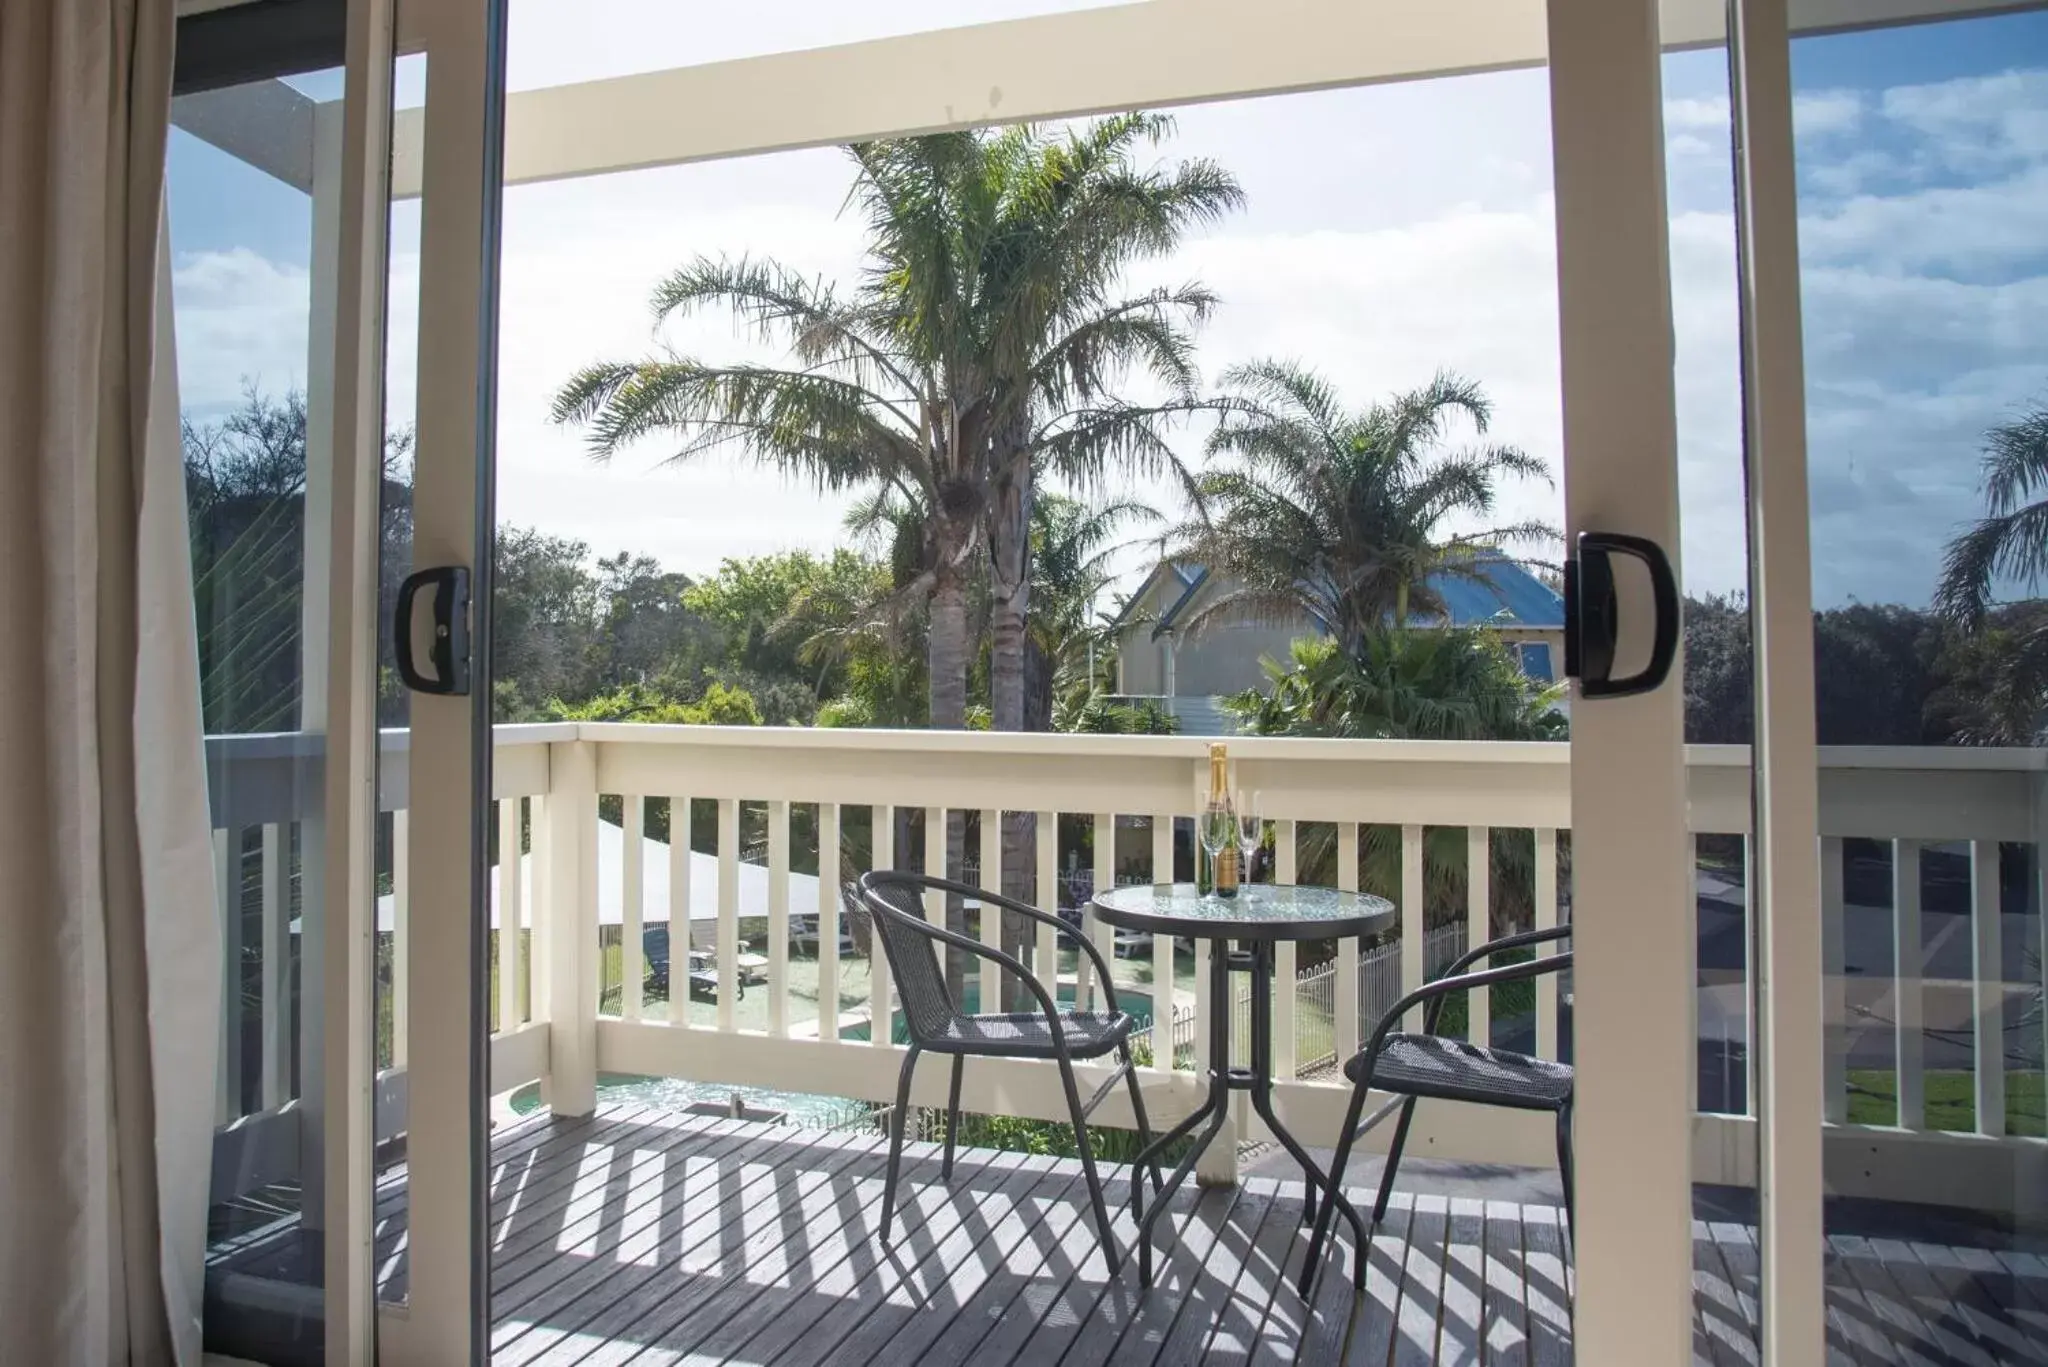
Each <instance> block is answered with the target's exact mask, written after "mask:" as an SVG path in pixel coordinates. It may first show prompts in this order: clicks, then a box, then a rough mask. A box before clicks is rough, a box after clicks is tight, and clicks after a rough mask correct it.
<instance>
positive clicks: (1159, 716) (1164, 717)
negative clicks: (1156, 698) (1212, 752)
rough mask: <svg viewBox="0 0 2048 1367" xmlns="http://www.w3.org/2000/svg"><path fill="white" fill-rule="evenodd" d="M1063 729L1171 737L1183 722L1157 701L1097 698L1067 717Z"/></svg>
mask: <svg viewBox="0 0 2048 1367" xmlns="http://www.w3.org/2000/svg"><path fill="white" fill-rule="evenodd" d="M1059 729H1060V730H1062V731H1082V732H1091V733H1093V734H1096V735H1103V736H1171V735H1177V734H1178V733H1179V731H1180V719H1179V718H1178V717H1175V716H1173V715H1172V714H1171V713H1169V712H1166V711H1165V710H1163V709H1162V708H1161V707H1160V706H1159V705H1158V704H1157V703H1154V702H1149V701H1147V702H1138V703H1120V702H1111V701H1110V700H1109V699H1108V698H1105V697H1102V696H1101V695H1097V696H1095V697H1091V698H1089V699H1087V700H1086V701H1084V702H1083V703H1082V704H1081V705H1080V706H1078V707H1076V708H1075V709H1074V710H1073V711H1072V712H1070V713H1069V714H1067V716H1066V719H1065V720H1064V721H1063V723H1062V724H1061V726H1060V728H1059Z"/></svg>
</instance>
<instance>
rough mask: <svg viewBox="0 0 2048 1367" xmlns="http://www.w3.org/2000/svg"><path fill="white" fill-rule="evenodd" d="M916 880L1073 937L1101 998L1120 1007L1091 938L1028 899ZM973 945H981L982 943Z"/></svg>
mask: <svg viewBox="0 0 2048 1367" xmlns="http://www.w3.org/2000/svg"><path fill="white" fill-rule="evenodd" d="M918 882H919V884H920V886H923V887H927V888H936V889H938V890H939V891H941V892H947V893H953V894H955V895H957V896H960V897H972V898H974V899H975V900H976V901H978V902H981V903H982V904H984V905H987V904H990V903H993V904H994V905H996V906H998V907H1001V908H1002V909H1003V910H1004V911H1014V912H1016V913H1017V914H1018V915H1019V916H1023V917H1026V918H1028V919H1030V920H1033V921H1036V922H1038V923H1039V924H1040V925H1047V926H1051V927H1052V928H1053V929H1054V930H1055V931H1057V932H1059V933H1060V934H1062V935H1065V936H1067V937H1068V938H1069V939H1071V940H1073V942H1074V943H1075V944H1076V945H1078V946H1079V947H1080V949H1081V952H1082V953H1084V954H1086V955H1087V956H1088V958H1089V960H1090V962H1092V963H1093V964H1094V965H1095V971H1096V973H1098V974H1099V975H1101V978H1102V993H1103V997H1104V999H1105V1000H1106V1001H1107V1002H1108V1003H1109V1009H1110V1010H1112V1011H1120V1010H1122V1009H1123V1008H1121V1007H1120V1006H1118V1005H1117V1000H1116V984H1115V982H1114V981H1112V980H1111V978H1110V973H1109V963H1108V961H1107V960H1105V959H1104V958H1103V957H1102V951H1101V950H1100V949H1099V948H1097V947H1096V944H1095V942H1094V941H1093V940H1091V939H1089V938H1088V937H1087V936H1086V935H1083V934H1082V933H1081V932H1080V931H1078V930H1076V929H1075V928H1074V927H1072V926H1070V925H1068V924H1067V923H1066V922H1065V921H1062V920H1061V919H1060V918H1059V917H1057V916H1055V915H1053V914H1052V913H1051V912H1048V911H1043V910H1041V909H1039V908H1038V907H1034V906H1032V905H1031V904H1030V903H1029V902H1020V901H1018V900H1017V899H1015V898H1014V897H1005V896H1003V895H1002V894H1001V893H999V892H990V891H989V890H988V889H987V888H978V887H975V886H974V885H973V884H971V883H959V882H955V881H954V880H952V879H950V878H933V877H930V876H929V875H920V876H919V878H918ZM977 947H980V948H985V946H977ZM1011 962H1012V963H1016V962H1017V961H1016V960H1015V959H1012V960H1011ZM1019 967H1020V968H1021V967H1022V965H1021V964H1020V965H1019ZM1079 1004H1080V1003H1078V1002H1076V1003H1075V1005H1076V1006H1078V1005H1079Z"/></svg>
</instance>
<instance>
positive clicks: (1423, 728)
mask: <svg viewBox="0 0 2048 1367" xmlns="http://www.w3.org/2000/svg"><path fill="white" fill-rule="evenodd" d="M1288 657H1289V658H1288V661H1287V663H1285V664H1281V663H1279V662H1277V661H1274V660H1272V659H1266V660H1263V661H1261V662H1260V665H1261V667H1262V668H1263V669H1264V671H1265V674H1266V680H1267V686H1266V689H1265V690H1264V691H1261V690H1259V689H1247V690H1246V691H1245V692H1243V693H1238V694H1235V695H1233V696H1231V697H1228V698H1225V699H1224V700H1223V706H1224V708H1225V709H1226V710H1227V711H1229V712H1231V713H1232V714H1233V715H1235V716H1236V717H1237V718H1238V721H1239V723H1240V724H1241V725H1242V726H1244V728H1245V729H1246V730H1247V731H1249V732H1251V733H1252V734H1253V735H1260V736H1350V737H1357V738H1368V739H1390V738H1402V739H1409V740H1561V739H1563V738H1564V735H1565V731H1566V724H1565V719H1564V716H1563V715H1562V714H1561V713H1559V712H1558V711H1557V710H1556V709H1555V707H1554V706H1553V704H1554V703H1555V702H1556V701H1557V699H1558V698H1559V697H1560V696H1561V695H1562V692H1563V690H1562V688H1561V687H1558V686H1552V687H1549V688H1538V687H1536V686H1535V685H1534V684H1533V683H1532V682H1531V681H1530V679H1529V678H1528V677H1527V676H1526V675H1524V674H1523V673H1522V671H1521V667H1520V666H1519V665H1518V664H1516V662H1515V658H1514V656H1512V655H1511V654H1509V653H1508V650H1507V647H1506V646H1504V645H1503V644H1501V642H1500V639H1499V638H1498V637H1497V636H1495V634H1494V633H1492V632H1490V631H1485V630H1474V629H1464V628H1445V629H1441V630H1437V629H1431V630H1420V631H1417V630H1410V629H1408V628H1405V627H1396V626H1384V627H1377V628H1374V629H1372V630H1371V631H1370V632H1369V633H1368V634H1367V635H1366V636H1365V638H1364V639H1363V640H1362V641H1361V642H1360V645H1359V650H1358V653H1357V654H1351V653H1349V652H1347V651H1346V650H1345V649H1344V647H1343V646H1342V645H1341V644H1340V643H1339V642H1337V641H1335V640H1332V639H1330V638H1328V637H1303V638H1301V639H1299V640H1297V641H1295V642H1294V643H1293V645H1292V646H1291V647H1290V649H1289V652H1288Z"/></svg>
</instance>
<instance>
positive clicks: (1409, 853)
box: [1388, 826, 1427, 1006]
mask: <svg viewBox="0 0 2048 1367" xmlns="http://www.w3.org/2000/svg"><path fill="white" fill-rule="evenodd" d="M1422 834H1423V832H1422V827H1420V826H1403V827H1402V828H1401V993H1400V994H1397V995H1401V994H1406V993H1409V992H1413V991H1414V990H1415V989H1416V988H1418V987H1420V986H1422V980H1423V976H1424V974H1425V972H1426V971H1427V965H1426V964H1425V962H1424V960H1423V950H1424V943H1423V925H1424V922H1425V921H1426V920H1427V912H1426V910H1425V909H1424V907H1423V904H1422V886H1423V884H1422ZM1388 1005H1389V1006H1391V1005H1392V1003H1391V1002H1389V1003H1388Z"/></svg>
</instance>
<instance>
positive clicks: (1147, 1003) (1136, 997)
mask: <svg viewBox="0 0 2048 1367" xmlns="http://www.w3.org/2000/svg"><path fill="white" fill-rule="evenodd" d="M1054 999H1055V1000H1056V1001H1058V1002H1059V1004H1060V1005H1061V1006H1063V1007H1067V1008H1071V1007H1072V1006H1073V1005H1074V985H1073V984H1072V983H1071V982H1064V983H1061V984H1060V985H1059V987H1058V990H1057V991H1056V992H1055V993H1054ZM1116 1004H1117V1005H1118V1006H1119V1007H1121V1008H1122V1009H1123V1010H1124V1012H1125V1013H1126V1014H1127V1015H1129V1016H1130V1017H1131V1018H1132V1019H1133V1020H1135V1021H1137V1022H1138V1024H1139V1025H1140V1026H1141V1027H1142V1026H1146V1025H1150V1024H1151V1023H1152V998H1151V995H1150V994H1149V993H1145V992H1138V991H1135V990H1133V989H1131V988H1128V987H1119V988H1117V990H1116ZM960 1009H961V1010H962V1011H965V1012H966V1013H967V1014H969V1015H973V1014H974V1013H975V1012H977V1011H979V1010H980V1009H981V981H980V979H979V978H978V977H976V978H974V979H970V980H969V981H968V982H967V983H965V984H964V985H963V986H962V988H961V992H960ZM839 1037H840V1038H841V1039H860V1040H864V1039H867V1038H868V1027H867V1022H865V1021H863V1022H861V1023H860V1024H858V1025H847V1026H842V1027H841V1028H840V1031H839ZM893 1041H894V1043H897V1044H908V1043H910V1027H909V1026H908V1025H907V1024H905V1023H904V1020H903V1013H902V1012H901V1011H898V1012H897V1013H896V1018H895V1030H894V1032H893Z"/></svg>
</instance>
